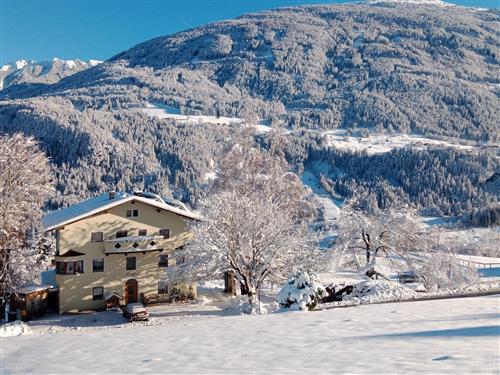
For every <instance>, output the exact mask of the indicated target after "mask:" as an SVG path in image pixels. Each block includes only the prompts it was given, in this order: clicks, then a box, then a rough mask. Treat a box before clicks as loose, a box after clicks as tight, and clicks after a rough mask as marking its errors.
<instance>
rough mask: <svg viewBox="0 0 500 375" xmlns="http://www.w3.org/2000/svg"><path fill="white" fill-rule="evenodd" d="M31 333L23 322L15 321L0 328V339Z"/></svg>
mask: <svg viewBox="0 0 500 375" xmlns="http://www.w3.org/2000/svg"><path fill="white" fill-rule="evenodd" d="M32 333H33V331H32V330H31V328H30V327H29V326H28V325H27V324H26V323H24V322H21V321H19V320H18V321H15V322H13V323H7V324H4V325H2V326H0V337H12V336H21V335H31V334H32Z"/></svg>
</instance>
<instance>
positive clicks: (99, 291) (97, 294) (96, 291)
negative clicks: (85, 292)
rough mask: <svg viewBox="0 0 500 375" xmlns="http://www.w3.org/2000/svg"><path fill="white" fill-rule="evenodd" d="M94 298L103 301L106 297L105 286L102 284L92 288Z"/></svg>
mask: <svg viewBox="0 0 500 375" xmlns="http://www.w3.org/2000/svg"><path fill="white" fill-rule="evenodd" d="M92 299H93V300H94V301H101V300H103V299H104V288H103V287H102V286H98V287H95V288H92Z"/></svg>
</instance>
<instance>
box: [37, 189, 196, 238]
mask: <svg viewBox="0 0 500 375" xmlns="http://www.w3.org/2000/svg"><path fill="white" fill-rule="evenodd" d="M130 201H136V202H142V203H145V204H148V205H150V206H154V207H157V208H160V209H162V210H165V211H169V212H173V213H175V214H178V215H181V216H184V217H187V218H189V219H198V220H199V219H200V216H199V215H198V214H196V213H195V212H192V211H189V210H188V209H186V208H185V206H184V208H179V207H174V206H172V205H170V204H167V203H165V201H164V200H163V199H161V198H160V197H159V196H157V195H154V194H150V193H142V192H138V193H134V194H129V193H124V192H117V193H115V194H114V197H113V198H111V199H110V196H109V193H104V194H101V195H99V196H97V197H95V198H91V199H87V200H85V201H83V202H80V203H78V204H75V205H73V206H70V207H67V208H63V209H61V210H58V211H53V212H51V213H48V214H47V215H45V216H44V217H43V219H42V225H43V227H44V229H45V230H46V231H49V230H53V229H56V228H59V227H62V226H64V225H67V224H70V223H73V222H75V221H78V220H82V219H84V218H86V217H89V216H92V215H95V214H97V213H100V212H102V211H106V210H109V209H111V208H113V207H116V206H119V205H121V204H124V203H127V202H130Z"/></svg>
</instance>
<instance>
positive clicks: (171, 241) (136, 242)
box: [104, 232, 193, 254]
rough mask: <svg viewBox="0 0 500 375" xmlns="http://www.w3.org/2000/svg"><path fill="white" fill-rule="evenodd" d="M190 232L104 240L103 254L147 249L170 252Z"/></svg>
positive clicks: (181, 244) (185, 239) (138, 251)
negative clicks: (168, 236)
mask: <svg viewBox="0 0 500 375" xmlns="http://www.w3.org/2000/svg"><path fill="white" fill-rule="evenodd" d="M192 236H193V235H192V233H191V232H183V233H180V234H177V235H175V236H173V237H171V238H164V237H163V236H159V235H150V236H133V237H121V238H114V239H110V240H105V241H104V253H105V254H129V253H141V252H142V253H144V252H147V251H165V252H170V251H173V250H175V249H177V248H179V247H181V246H184V245H185V244H186V243H187V242H188V241H189V240H191V238H192Z"/></svg>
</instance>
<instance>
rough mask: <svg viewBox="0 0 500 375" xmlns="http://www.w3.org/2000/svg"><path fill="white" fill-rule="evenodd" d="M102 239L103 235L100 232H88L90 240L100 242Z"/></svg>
mask: <svg viewBox="0 0 500 375" xmlns="http://www.w3.org/2000/svg"><path fill="white" fill-rule="evenodd" d="M103 240H104V235H103V233H102V232H92V233H91V234H90V241H91V242H102V241H103Z"/></svg>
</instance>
